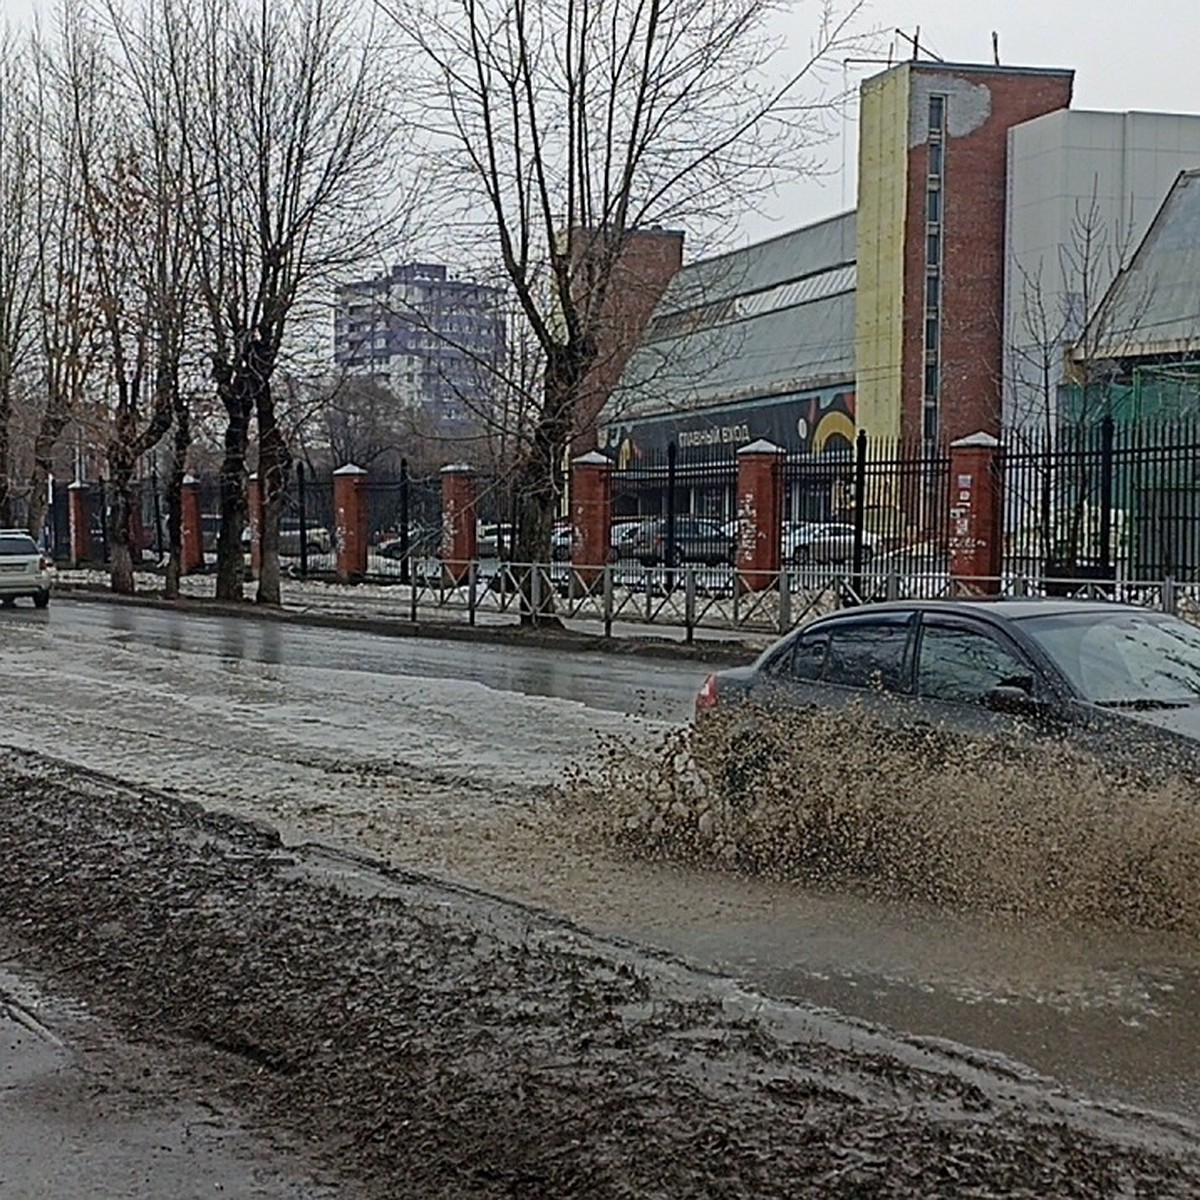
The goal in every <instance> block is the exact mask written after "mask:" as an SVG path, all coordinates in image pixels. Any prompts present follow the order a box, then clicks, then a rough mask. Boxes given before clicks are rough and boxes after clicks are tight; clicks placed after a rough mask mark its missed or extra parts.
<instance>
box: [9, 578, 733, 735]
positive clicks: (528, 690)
mask: <svg viewBox="0 0 1200 1200" xmlns="http://www.w3.org/2000/svg"><path fill="white" fill-rule="evenodd" d="M43 617H44V618H45V620H46V621H47V623H48V624H49V626H50V627H51V628H52V629H53V630H54V632H55V634H56V635H57V636H61V637H64V638H66V639H74V638H75V637H77V636H95V635H97V634H99V635H102V636H105V637H107V638H108V639H110V640H112V641H114V642H123V643H125V644H126V645H128V646H144V647H146V648H147V649H154V650H168V651H171V652H173V653H180V654H184V655H198V656H202V657H205V658H217V659H223V660H227V661H230V660H233V661H245V662H255V663H263V664H266V665H269V666H284V667H286V666H304V667H310V668H318V669H320V668H337V669H338V670H341V671H352V672H353V671H369V672H372V673H374V674H382V675H393V676H414V675H415V676H424V677H426V678H431V679H460V680H466V681H470V682H473V683H478V684H481V685H483V686H485V687H487V688H490V689H493V690H494V691H497V692H520V693H522V694H524V695H527V696H541V697H547V698H549V699H556V700H568V701H572V702H575V703H578V704H584V705H586V706H588V707H589V708H597V709H603V710H606V711H609V712H617V713H644V714H648V715H651V716H655V717H661V718H664V719H666V720H686V719H687V718H688V717H689V716H690V715H691V713H692V706H693V703H694V701H695V697H696V692H697V691H698V690H699V688H700V684H701V683H702V682H703V681H704V676H705V674H706V673H707V671H708V670H709V669H710V668H708V667H706V666H704V665H701V664H698V663H694V662H688V663H684V664H683V665H681V666H678V667H677V666H672V665H671V664H670V663H666V662H663V661H661V660H655V661H650V660H646V659H643V658H627V657H623V656H621V655H616V654H563V653H561V652H560V651H555V650H543V649H538V648H536V647H523V648H521V649H520V651H519V652H517V651H514V650H513V649H512V648H511V647H509V646H504V645H489V644H487V643H476V642H460V641H437V640H432V639H431V640H426V639H417V638H409V637H406V638H384V637H378V636H375V635H371V634H362V633H357V632H354V631H341V630H338V631H334V630H330V629H319V628H305V627H303V626H286V627H285V626H281V625H279V624H276V623H274V622H271V621H255V620H246V619H237V618H225V617H196V616H185V615H177V614H175V613H170V612H158V611H154V610H151V609H132V608H123V607H121V606H119V605H108V604H79V603H75V604H72V603H70V602H69V601H68V602H63V601H61V600H60V601H58V602H56V604H55V606H54V609H53V611H48V612H47V613H45V614H41V613H36V612H32V611H29V610H23V611H22V610H17V611H10V610H5V611H0V635H2V632H3V630H4V625H3V623H2V622H3V621H4V620H5V619H8V620H15V621H21V622H27V621H29V620H31V619H34V620H38V619H42V618H43Z"/></svg>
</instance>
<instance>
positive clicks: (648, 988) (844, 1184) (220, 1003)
mask: <svg viewBox="0 0 1200 1200" xmlns="http://www.w3.org/2000/svg"><path fill="white" fill-rule="evenodd" d="M0 858H2V860H3V861H4V863H5V870H4V871H3V872H2V873H0V914H3V916H0V923H2V925H3V927H4V928H5V931H6V934H7V937H8V938H9V940H10V942H11V944H12V945H13V946H14V947H15V948H16V953H17V954H18V956H19V958H20V960H21V962H22V964H23V966H24V967H25V968H27V969H30V970H35V971H37V972H40V973H42V974H43V975H44V976H51V975H52V977H53V978H54V980H55V982H56V985H57V986H58V987H60V988H63V989H67V990H70V991H71V992H73V993H74V994H76V995H78V996H79V997H81V998H82V999H83V1000H85V1001H86V1002H87V1003H88V1005H89V1006H90V1007H91V1008H92V1009H93V1010H94V1011H95V1012H97V1013H98V1014H99V1015H101V1016H102V1017H104V1018H105V1019H106V1020H111V1021H113V1022H114V1023H116V1024H117V1025H118V1026H120V1027H121V1028H123V1029H124V1030H125V1031H127V1032H128V1033H131V1034H135V1035H136V1036H138V1037H139V1038H141V1039H144V1040H145V1041H146V1042H148V1043H152V1044H153V1045H154V1046H155V1047H157V1048H158V1049H159V1050H161V1051H162V1052H164V1053H167V1052H169V1053H170V1054H172V1055H173V1056H174V1059H175V1061H176V1062H177V1063H178V1064H180V1067H181V1068H182V1067H184V1066H186V1067H187V1068H188V1069H189V1070H190V1071H192V1072H195V1073H198V1080H199V1083H201V1084H203V1086H204V1087H205V1088H206V1089H210V1090H212V1091H214V1092H215V1093H217V1094H219V1095H220V1097H221V1099H222V1102H223V1103H230V1104H236V1105H237V1106H238V1108H239V1109H240V1110H241V1111H242V1112H244V1113H245V1114H246V1116H247V1119H248V1120H250V1121H252V1122H253V1123H256V1124H266V1125H269V1126H270V1127H271V1128H274V1129H277V1130H281V1131H284V1132H287V1133H293V1134H295V1135H298V1136H300V1137H302V1138H304V1139H305V1140H306V1142H307V1144H308V1145H309V1147H310V1149H311V1150H312V1151H313V1152H319V1153H321V1154H323V1155H325V1156H326V1158H327V1160H328V1162H329V1163H330V1164H332V1165H334V1166H336V1167H337V1168H338V1169H339V1170H340V1171H341V1172H342V1173H343V1174H344V1175H345V1176H346V1177H347V1178H349V1179H353V1180H356V1181H358V1183H359V1184H360V1185H361V1186H362V1187H363V1188H364V1189H365V1190H366V1192H367V1193H368V1194H370V1195H375V1196H380V1197H383V1196H387V1197H399V1198H403V1197H422V1198H435V1197H502V1196H503V1197H511V1196H521V1197H532V1198H536V1197H555V1198H560V1197H567V1196H571V1197H576V1196H578V1197H634V1196H636V1197H672V1198H677V1197H688V1196H697V1197H699V1196H704V1197H722V1196H728V1197H751V1196H753V1197H770V1196H781V1197H783V1196H787V1197H810V1196H811V1197H851V1196H854V1197H860V1196H864V1195H871V1196H880V1197H911V1196H914V1195H920V1196H923V1197H943V1196H944V1197H951V1196H953V1197H963V1196H1006V1197H1022V1196H1026V1197H1045V1196H1057V1197H1076V1196H1078V1197H1085V1196H1086V1197H1089V1198H1095V1197H1105V1196H1112V1197H1117V1196H1163V1197H1167V1196H1170V1197H1186V1196H1192V1195H1200V1138H1198V1136H1197V1132H1196V1130H1195V1129H1193V1128H1192V1127H1190V1126H1186V1125H1184V1124H1182V1123H1170V1122H1168V1121H1166V1120H1165V1119H1155V1118H1150V1117H1146V1116H1139V1115H1137V1114H1133V1113H1130V1112H1125V1111H1118V1110H1107V1109H1104V1108H1101V1107H1098V1106H1094V1105H1089V1104H1087V1103H1084V1102H1082V1101H1079V1100H1076V1099H1073V1098H1072V1097H1070V1096H1068V1095H1066V1094H1064V1093H1063V1092H1062V1091H1061V1090H1058V1089H1053V1088H1050V1087H1048V1086H1046V1085H1045V1084H1043V1083H1041V1082H1039V1081H1038V1080H1036V1079H1033V1078H1030V1077H1029V1076H1028V1075H1027V1074H1025V1073H1023V1072H1021V1071H1020V1070H1018V1069H1016V1068H1013V1067H1012V1066H1011V1065H1006V1064H1003V1063H997V1062H992V1061H989V1060H987V1059H985V1058H982V1057H978V1056H973V1055H972V1054H970V1053H969V1052H967V1051H964V1050H962V1049H961V1048H955V1047H940V1046H933V1045H923V1044H918V1043H915V1042H904V1041H899V1040H895V1039H890V1038H888V1037H885V1036H884V1035H882V1034H880V1033H879V1032H877V1031H875V1030H872V1029H870V1028H868V1027H866V1026H862V1025H857V1024H855V1023H852V1022H847V1021H843V1020H840V1019H837V1018H834V1017H832V1016H830V1015H828V1014H822V1013H819V1012H816V1011H813V1010H807V1009H803V1008H798V1007H794V1006H786V1005H781V1004H775V1003H771V1002H769V1001H767V1000H765V999H764V998H762V997H759V996H756V995H754V994H752V993H747V992H745V991H742V990H740V989H738V988H736V987H734V986H733V985H731V984H729V983H728V982H727V981H724V980H722V979H720V978H718V977H715V976H711V975H706V974H704V973H702V972H699V971H696V970H693V969H690V968H688V967H686V966H684V965H682V964H680V963H677V962H675V961H673V960H671V959H669V958H666V957H655V956H648V955H646V954H645V953H644V952H641V951H638V950H637V949H636V948H634V947H632V946H629V945H625V944H621V943H616V942H609V941H603V940H600V939H597V938H594V937H592V936H590V935H588V934H587V933H586V932H584V931H583V930H580V929H578V928H575V927H572V926H570V925H568V924H566V923H564V922H562V921H559V920H557V919H555V918H553V917H552V916H550V915H548V914H545V913H541V912H538V911H535V910H531V909H527V908H523V907H520V906H517V905H513V904H505V903H501V902H499V901H497V900H494V899H492V898H491V897H488V896H486V895H484V894H481V893H477V892H472V891H470V890H467V889H464V888H456V887H451V886H448V885H443V884H439V883H437V882H436V881H434V880H432V879H430V878H429V877H426V876H422V875H418V874H414V873H408V872H399V871H392V870H387V869H384V868H382V867H381V866H379V865H378V864H372V863H367V862H364V861H359V860H355V859H352V858H350V857H347V856H344V855H336V854H332V853H330V852H327V851H322V850H320V849H319V848H315V847H300V848H291V849H285V848H284V847H283V846H282V845H281V843H280V842H279V840H278V838H277V837H276V836H275V835H274V833H273V832H272V831H270V830H269V829H266V828H264V827H261V826H256V825H252V824H248V823H246V822H242V821H238V820H236V819H234V818H232V817H228V816H218V815H215V814H212V813H209V812H206V811H205V810H203V809H201V808H199V807H198V806H196V805H190V804H185V803H181V802H178V801H175V800H172V799H170V798H167V797H163V796H160V795H157V794H155V793H153V792H149V791H145V790H131V789H129V788H127V787H125V786H123V785H120V784H118V783H115V782H112V781H109V780H107V779H105V778H103V777H100V776H95V775H87V774H85V773H83V772H80V771H79V770H78V769H76V768H69V767H66V766H62V765H58V764H55V763H53V762H49V761H47V760H45V759H41V758H37V757H34V756H31V755H24V754H17V753H11V752H10V753H6V754H5V755H4V757H3V758H2V759H0ZM193 1086H196V1085H195V1084H193Z"/></svg>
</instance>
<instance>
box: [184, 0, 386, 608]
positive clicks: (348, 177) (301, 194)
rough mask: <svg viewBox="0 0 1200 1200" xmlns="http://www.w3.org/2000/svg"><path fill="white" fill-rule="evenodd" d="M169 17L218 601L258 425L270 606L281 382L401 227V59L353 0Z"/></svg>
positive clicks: (237, 584) (280, 461) (283, 472)
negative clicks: (207, 351)
mask: <svg viewBox="0 0 1200 1200" xmlns="http://www.w3.org/2000/svg"><path fill="white" fill-rule="evenodd" d="M166 2H167V0H164V3H166ZM168 11H169V21H170V25H171V39H170V40H171V46H172V75H173V87H174V90H175V93H176V96H177V103H178V108H179V111H180V113H181V115H182V121H183V136H184V139H185V143H186V147H187V154H188V174H189V183H190V186H191V190H192V194H193V197H194V206H193V209H192V213H191V217H192V222H193V232H194V235H195V239H196V242H195V244H196V247H197V254H198V258H197V266H198V283H199V288H200V292H201V294H202V296H203V302H204V307H205V311H206V313H207V317H208V326H209V338H210V342H211V360H212V368H213V374H214V377H215V381H216V389H217V394H218V396H219V397H220V400H221V403H222V405H223V407H224V410H225V415H226V427H225V434H224V458H223V461H222V466H221V533H220V539H219V543H218V555H217V560H218V575H217V595H218V597H219V598H222V599H236V598H240V597H241V595H242V579H243V571H244V567H243V560H242V545H241V537H242V532H243V530H244V528H245V525H246V519H247V507H246V492H245V478H246V469H247V449H248V446H249V440H250V433H251V424H252V422H253V421H255V420H256V421H257V426H258V437H259V459H258V467H259V475H260V478H261V480H262V485H263V490H264V521H263V543H262V546H263V561H262V570H261V574H260V578H259V585H258V600H259V602H260V603H268V604H278V603H279V520H280V514H281V509H282V501H283V495H284V486H285V483H286V477H287V474H288V470H289V467H290V461H291V458H290V450H289V447H288V445H287V443H286V438H285V436H284V431H283V429H282V428H281V424H280V421H279V419H278V413H277V411H276V405H275V398H274V395H273V392H272V376H273V374H274V372H275V370H276V367H277V366H278V364H279V362H280V358H281V355H282V354H283V353H284V351H285V346H286V340H287V337H288V335H289V334H293V335H295V333H296V330H295V328H294V327H295V326H296V325H297V319H298V317H299V316H300V309H301V308H302V306H303V305H304V303H305V301H306V299H309V298H311V296H312V293H313V292H314V290H316V289H318V288H320V287H324V286H331V284H332V278H333V275H334V274H335V273H336V272H338V271H339V270H342V269H345V268H346V267H348V266H349V265H351V264H355V263H357V262H360V261H362V260H364V259H365V258H367V257H368V256H372V255H373V254H374V253H375V252H376V251H377V250H378V248H379V245H380V243H381V241H383V240H385V239H387V238H390V237H392V236H393V235H394V233H395V228H396V223H397V216H398V213H399V212H400V211H401V208H402V206H398V205H397V204H396V202H395V195H396V188H395V175H396V169H397V166H398V163H399V149H400V147H399V145H398V134H399V133H400V126H399V124H398V122H397V121H396V119H395V117H394V114H393V113H392V112H391V111H390V109H389V105H390V103H391V98H392V96H393V95H394V94H395V93H396V91H397V90H398V86H397V65H398V64H397V63H396V60H395V59H394V57H392V56H390V55H388V54H385V53H381V52H380V49H379V47H377V46H376V45H375V35H374V31H373V29H372V27H371V26H370V25H369V24H366V25H364V24H363V23H362V22H361V21H360V20H358V19H357V16H356V12H357V10H356V8H355V6H354V5H353V4H351V3H350V2H349V0H281V2H279V3H272V4H270V5H268V4H266V3H257V4H256V3H253V2H252V0H199V3H197V4H191V5H187V6H184V5H182V4H177V5H173V6H170V7H169V10H168ZM300 324H301V325H303V322H302V321H301V322H300ZM303 332H304V330H303V329H301V331H300V333H301V335H303ZM310 336H315V332H314V333H311V334H310Z"/></svg>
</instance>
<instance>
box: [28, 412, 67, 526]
mask: <svg viewBox="0 0 1200 1200" xmlns="http://www.w3.org/2000/svg"><path fill="white" fill-rule="evenodd" d="M69 421H70V408H69V406H68V403H67V401H66V399H65V397H63V396H53V395H52V396H51V398H50V402H49V403H48V404H47V406H46V411H45V412H44V413H43V414H42V420H41V424H40V425H39V426H38V431H37V436H36V437H35V438H34V441H33V470H32V471H31V472H30V475H29V532H30V533H31V534H32V535H33V536H34V537H35V538H40V537H41V536H42V530H43V529H45V527H46V512H47V511H48V509H49V507H50V476H51V474H52V472H53V471H54V447H55V446H57V445H58V439H59V438H60V437H62V432H63V430H64V429H66V427H67V424H68V422H69Z"/></svg>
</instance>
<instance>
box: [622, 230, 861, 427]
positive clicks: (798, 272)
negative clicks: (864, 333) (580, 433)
mask: <svg viewBox="0 0 1200 1200" xmlns="http://www.w3.org/2000/svg"><path fill="white" fill-rule="evenodd" d="M854 237H855V214H854V213H853V212H848V213H843V214H841V215H839V216H836V217H832V218H830V219H828V220H825V221H821V222H819V223H818V224H815V225H809V226H806V227H805V228H803V229H797V230H794V231H793V232H791V233H787V234H783V235H782V236H780V237H776V238H772V239H770V240H769V241H765V242H759V243H758V244H756V245H753V246H748V247H746V248H745V249H742V250H735V251H732V252H731V253H728V254H722V255H719V256H717V257H714V258H708V259H703V260H701V261H699V262H695V263H692V264H689V265H688V266H686V267H684V268H683V269H682V270H681V271H680V272H679V273H678V274H677V275H676V276H675V278H674V279H673V280H672V282H671V284H670V286H669V287H668V288H667V290H666V292H665V293H664V295H663V298H662V300H661V301H660V302H659V305H658V307H657V308H656V309H655V311H654V315H653V317H652V318H651V321H650V324H649V326H648V327H647V329H646V333H645V335H644V337H643V339H642V342H641V344H640V345H639V347H638V349H637V350H635V351H634V353H633V355H632V356H631V357H630V360H629V362H628V364H627V365H626V368H625V371H624V373H623V374H622V376H621V381H620V383H619V384H618V386H617V388H616V390H615V391H614V393H613V395H612V396H611V397H610V399H609V401H608V403H607V404H606V405H605V408H604V412H603V414H602V416H601V421H602V423H609V422H613V421H617V420H620V421H629V420H636V419H639V418H642V417H648V416H652V415H658V414H663V413H672V412H688V411H692V410H694V409H698V408H707V407H710V406H714V405H718V404H725V403H728V402H730V401H735V400H748V399H755V398H758V397H764V396H775V395H786V394H788V393H790V392H797V391H803V390H805V389H806V388H814V387H819V386H822V385H824V384H828V383H831V382H845V381H849V380H852V379H853V377H854V294H855V243H854Z"/></svg>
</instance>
